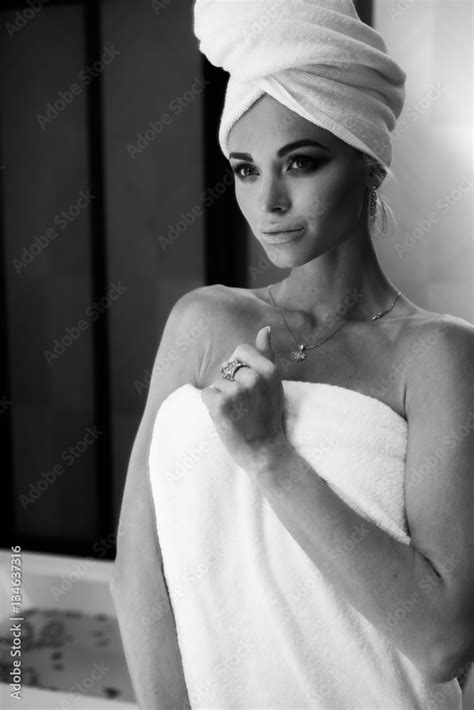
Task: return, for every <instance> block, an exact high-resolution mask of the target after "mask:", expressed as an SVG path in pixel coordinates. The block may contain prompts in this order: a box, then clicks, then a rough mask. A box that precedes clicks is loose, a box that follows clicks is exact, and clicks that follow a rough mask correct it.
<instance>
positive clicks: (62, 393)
mask: <svg viewBox="0 0 474 710" xmlns="http://www.w3.org/2000/svg"><path fill="white" fill-rule="evenodd" d="M356 6H357V10H358V12H359V14H360V17H361V19H362V20H363V21H365V22H367V23H368V24H371V25H372V26H374V27H375V28H376V29H377V30H378V31H380V33H381V34H382V36H383V37H384V39H385V41H386V44H387V46H388V50H389V52H390V53H391V54H392V56H393V57H394V58H395V59H396V61H398V62H399V63H400V65H401V66H402V67H403V68H404V69H405V71H406V72H407V75H408V79H407V86H406V88H407V101H406V104H405V107H404V111H403V113H402V116H401V118H400V120H399V124H398V126H397V130H396V131H395V133H394V135H393V154H394V159H393V164H392V169H393V171H394V173H395V175H396V180H395V181H393V182H391V183H389V182H386V183H385V184H384V185H383V187H382V190H381V192H382V195H383V196H384V199H385V200H386V202H387V203H388V204H389V205H390V207H391V208H392V210H393V213H394V216H395V223H394V224H391V223H390V224H389V226H388V230H387V231H386V233H384V234H380V235H376V237H375V238H374V241H375V245H376V249H377V252H378V254H379V257H380V260H381V262H382V265H383V267H384V269H385V270H386V272H387V274H388V276H389V277H390V279H391V280H392V281H393V282H394V284H395V285H396V286H397V287H399V288H400V289H401V290H402V291H403V292H404V293H405V294H406V295H407V297H408V298H410V299H411V300H412V301H414V302H415V303H416V304H417V305H419V306H421V307H422V308H426V309H428V310H432V311H436V312H440V313H450V314H452V315H455V316H459V317H461V318H463V319H465V320H467V321H469V322H471V323H473V322H474V313H473V293H472V287H473V253H472V250H473V245H472V226H473V225H472V216H473V211H472V192H473V186H474V177H473V169H472V129H473V124H472V87H473V76H472V67H473V62H472V34H473V5H472V2H471V1H470V0H467V1H465V2H463V1H460V0H450V1H449V2H447V1H446V0H426V1H424V0H373V1H370V0H361V1H360V2H358V3H356ZM1 7H2V10H1V11H0V25H1V27H0V32H1V44H0V66H1V67H2V72H1V74H0V92H1V125H0V209H1V219H0V230H1V239H0V250H1V251H0V273H1V276H2V281H1V283H2V294H1V295H2V299H1V312H0V328H1V333H0V336H1V337H0V347H1V362H2V368H1V373H0V376H1V390H0V394H1V396H2V401H1V405H0V406H1V409H0V412H1V422H2V426H3V431H4V432H5V438H4V442H5V443H4V448H3V457H2V458H3V464H4V465H3V476H2V478H3V481H2V497H1V500H2V503H1V505H2V508H3V509H2V511H1V512H2V517H3V520H5V521H6V523H7V524H6V525H5V527H4V530H3V533H2V536H3V537H2V540H1V542H0V546H1V547H2V548H4V549H5V550H9V548H10V546H15V545H18V546H20V547H21V549H22V550H23V551H31V552H32V553H33V557H34V555H38V554H39V553H43V554H44V555H45V556H54V555H58V556H70V557H74V558H77V560H81V559H84V558H86V559H96V560H98V561H99V560H101V559H102V560H104V561H106V560H112V559H113V558H114V556H115V544H116V535H117V525H118V519H119V511H120V502H121V497H122V493H123V487H124V482H125V476H126V471H127V465H128V459H129V456H130V452H131V448H132V445H133V441H134V438H135V435H136V432H137V429H138V425H139V422H140V419H141V416H142V414H143V410H144V406H145V401H146V395H147V390H148V385H149V380H150V375H151V369H152V366H153V362H154V357H155V355H156V350H157V347H158V343H159V340H160V337H161V332H162V329H163V326H164V323H165V320H166V318H167V316H168V313H169V311H170V309H171V307H172V306H173V304H174V303H175V301H176V300H177V299H178V298H179V297H180V296H181V295H182V294H184V293H185V292H187V291H189V290H191V289H193V288H195V287H197V286H201V285H205V284H210V283H223V284H227V285H230V286H241V287H257V286H262V285H264V284H267V283H269V282H272V281H274V280H280V279H281V278H283V276H284V275H285V274H286V272H284V273H282V270H279V269H275V268H274V267H273V266H272V265H271V264H270V263H269V262H268V260H267V259H266V256H265V254H264V252H263V250H262V249H261V247H260V245H259V244H258V242H257V241H256V239H255V238H254V237H253V236H252V234H251V233H250V232H249V230H248V229H247V227H246V225H245V223H244V221H243V218H242V216H241V214H240V213H239V210H238V207H237V205H236V203H235V199H234V194H233V193H234V190H233V177H232V172H231V169H230V167H229V164H228V163H227V161H226V160H225V158H224V157H223V156H222V154H221V153H220V148H219V146H218V142H217V129H218V121H219V116H220V111H221V108H222V104H223V98H224V91H225V85H226V80H227V75H226V74H225V73H224V72H223V71H221V70H220V69H216V68H214V67H213V66H211V65H210V64H209V63H208V62H207V60H206V59H205V58H204V57H203V56H202V55H201V54H200V53H199V51H198V46H197V41H196V39H195V37H194V35H193V26H192V3H191V2H186V0H153V1H152V0H148V1H145V0H133V1H132V0H102V1H101V2H68V1H62V2H58V1H54V0H50V1H49V2H46V1H44V2H41V0H29V2H26V3H20V2H3V3H2V6H1ZM32 559H33V558H32ZM35 559H38V557H35ZM45 559H46V557H45ZM48 559H50V558H48ZM50 586H51V585H50Z"/></svg>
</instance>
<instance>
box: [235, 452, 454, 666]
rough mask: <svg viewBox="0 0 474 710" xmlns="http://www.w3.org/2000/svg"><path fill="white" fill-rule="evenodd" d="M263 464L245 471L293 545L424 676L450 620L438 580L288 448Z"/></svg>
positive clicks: (411, 552) (410, 551)
mask: <svg viewBox="0 0 474 710" xmlns="http://www.w3.org/2000/svg"><path fill="white" fill-rule="evenodd" d="M262 460H263V462H264V463H263V464H262ZM262 460H261V461H260V463H259V464H258V468H257V466H256V468H255V470H253V471H252V470H249V471H248V472H249V474H250V475H251V477H252V478H253V479H254V481H255V482H256V484H257V485H258V486H259V488H260V490H261V491H262V494H263V495H264V496H265V497H266V498H267V499H268V502H269V503H270V505H271V506H272V508H273V510H274V511H275V513H276V515H277V516H278V518H279V519H280V520H281V522H282V523H283V525H284V526H285V527H286V528H287V530H288V531H289V533H290V534H291V535H292V536H293V538H294V539H295V540H296V542H297V543H298V544H299V545H300V547H301V548H302V549H303V550H304V552H305V553H306V554H307V555H308V557H309V558H310V559H311V560H312V561H313V562H314V564H315V565H316V566H317V567H318V568H319V569H320V570H321V571H322V572H323V574H324V575H325V576H326V577H327V579H328V580H329V581H330V582H331V583H332V584H333V585H334V587H335V588H336V589H338V590H339V591H340V592H341V593H342V594H344V595H345V597H346V598H347V599H348V601H349V602H350V603H351V604H352V605H353V606H354V607H355V608H356V609H357V610H358V611H359V612H360V613H361V614H363V615H364V616H365V617H366V618H367V619H368V620H369V621H371V622H372V623H373V624H374V625H375V626H376V627H378V628H380V630H381V631H383V633H384V634H385V635H386V636H387V637H388V638H389V640H390V641H391V642H392V643H393V644H394V645H395V646H397V647H398V648H399V649H400V650H401V651H402V652H403V653H404V654H405V655H406V656H408V657H409V658H410V659H411V660H412V662H413V663H414V664H415V665H417V666H418V667H419V668H421V669H425V668H426V669H427V671H426V672H430V669H431V667H432V665H431V664H432V660H431V658H430V654H431V653H434V652H435V651H436V650H437V649H438V641H439V639H440V638H442V637H443V634H444V631H445V629H443V620H444V619H448V617H447V609H448V606H447V601H448V600H447V594H446V584H445V580H444V578H443V577H442V576H439V574H438V573H437V572H436V571H435V569H434V568H433V566H432V565H431V564H430V562H429V561H428V560H427V559H426V558H425V557H423V555H421V554H420V553H419V552H418V551H417V550H416V549H415V548H414V547H413V546H411V545H406V544H404V543H400V542H398V541H397V540H395V539H394V538H392V537H391V536H390V535H388V534H387V533H386V532H384V531H383V530H381V529H380V528H379V527H378V526H377V525H375V524H373V523H371V522H368V521H366V520H365V519H364V518H362V517H361V516H360V515H359V514H358V513H356V512H355V511H354V510H353V509H352V508H351V507H350V506H349V505H347V504H346V503H345V502H344V501H343V500H342V499H341V498H340V497H339V496H338V495H337V494H336V493H335V492H334V491H332V490H331V488H330V487H329V486H328V485H327V484H326V483H325V482H324V481H323V480H322V479H321V478H320V476H319V475H317V471H315V470H314V469H313V468H312V467H311V466H310V465H309V464H308V462H307V461H306V460H305V459H304V458H303V457H302V456H300V455H299V454H298V452H297V451H296V450H295V449H294V448H293V447H291V446H290V445H288V446H284V447H281V448H280V449H279V451H278V452H274V453H272V454H271V455H265V456H264V457H263V459H262ZM446 623H447V622H446Z"/></svg>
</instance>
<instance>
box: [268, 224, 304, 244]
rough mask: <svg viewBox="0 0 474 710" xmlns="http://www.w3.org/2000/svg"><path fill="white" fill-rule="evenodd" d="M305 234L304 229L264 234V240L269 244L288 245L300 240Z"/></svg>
mask: <svg viewBox="0 0 474 710" xmlns="http://www.w3.org/2000/svg"><path fill="white" fill-rule="evenodd" d="M303 232H304V227H300V228H299V229H291V230H288V231H284V232H283V231H281V232H264V234H265V236H264V240H265V241H266V242H267V243H268V244H287V243H288V242H292V241H294V240H295V239H298V238H299V237H300V236H301V235H302V234H303Z"/></svg>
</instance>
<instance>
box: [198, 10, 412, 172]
mask: <svg viewBox="0 0 474 710" xmlns="http://www.w3.org/2000/svg"><path fill="white" fill-rule="evenodd" d="M194 33H195V35H196V37H197V38H198V39H199V40H200V44H199V49H200V51H201V52H202V53H203V54H205V55H206V57H207V58H208V60H209V61H210V62H211V63H212V64H214V65H215V66H218V67H222V68H223V69H225V70H226V71H228V72H229V74H230V78H229V82H228V84H227V91H226V96H225V101H224V108H223V111H222V116H221V121H220V126H219V143H220V146H221V148H222V151H223V153H224V155H225V156H226V157H228V156H229V148H228V145H227V139H228V135H229V131H230V129H231V128H232V126H233V125H234V123H235V122H236V121H237V120H238V119H239V118H240V116H242V115H243V114H244V113H245V111H247V109H248V108H250V106H251V105H252V104H253V103H254V102H255V101H256V100H257V99H258V98H259V97H260V96H262V95H263V94H264V93H267V94H269V95H270V96H273V98H275V99H276V100H277V101H279V102H280V103H281V104H283V105H284V106H286V107H287V108H289V109H291V110H292V111H293V112H294V113H296V114H298V115H300V116H302V117H303V118H306V120H308V121H310V122H312V123H314V124H316V125H318V126H321V127H322V128H325V129H326V130H328V131H330V132H331V133H334V135H336V136H338V137H339V138H340V139H341V140H343V141H344V142H346V143H348V144H349V145H352V146H353V147H355V148H356V149H358V150H361V151H362V152H364V153H367V154H368V155H372V156H373V157H374V158H375V159H376V160H377V161H378V162H379V163H381V164H382V165H384V166H385V167H386V168H388V166H389V165H390V163H391V159H392V152H391V138H390V133H391V132H392V131H393V130H394V128H395V123H396V120H397V118H398V117H399V115H400V113H401V111H402V108H403V104H404V100H405V80H406V73H405V72H404V70H403V69H402V68H401V67H400V66H399V65H398V64H397V63H396V62H395V61H394V60H393V59H392V58H391V57H390V56H389V55H388V52H387V47H386V45H385V42H384V40H383V38H382V37H381V36H380V34H379V33H378V32H377V31H376V30H375V29H373V28H372V27H369V26H368V25H366V24H365V23H364V22H362V21H361V20H360V19H359V17H358V15H357V12H356V10H355V8H354V4H353V2H352V0H196V2H195V4H194Z"/></svg>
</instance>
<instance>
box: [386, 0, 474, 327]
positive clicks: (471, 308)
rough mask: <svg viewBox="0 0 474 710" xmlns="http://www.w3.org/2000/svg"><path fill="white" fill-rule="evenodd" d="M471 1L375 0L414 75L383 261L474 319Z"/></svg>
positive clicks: (389, 39) (390, 193) (430, 298)
mask: <svg viewBox="0 0 474 710" xmlns="http://www.w3.org/2000/svg"><path fill="white" fill-rule="evenodd" d="M473 12H474V5H473V4H472V2H471V0H449V1H448V2H446V0H375V2H374V26H375V28H376V29H377V30H378V31H379V32H380V33H381V34H382V36H383V37H384V39H385V41H386V44H387V47H388V49H389V51H390V53H391V54H392V56H393V57H394V59H396V61H397V62H399V64H400V65H401V66H402V68H403V69H404V70H405V71H406V73H407V83H406V92H407V99H406V104H405V107H404V109H403V112H402V115H401V117H400V119H399V122H398V125H397V129H396V131H395V133H394V135H393V164H392V169H393V171H394V173H395V176H396V182H393V183H391V184H388V183H387V185H386V187H385V188H384V190H383V194H384V197H385V198H386V199H387V200H388V201H389V203H390V205H391V207H392V209H393V211H394V214H395V218H396V222H397V223H396V226H395V234H392V232H390V233H389V234H386V235H384V236H381V237H380V238H379V239H378V240H377V249H378V253H379V255H380V257H381V261H382V264H383V265H384V267H385V268H386V270H387V272H388V273H389V275H390V277H391V279H392V280H393V282H394V283H395V284H396V285H397V286H398V287H399V288H400V289H401V290H402V291H403V292H405V293H406V294H407V296H408V297H409V298H410V299H411V300H413V301H414V302H415V303H416V304H418V305H419V306H421V307H422V308H427V309H428V310H432V311H435V312H439V313H451V314H453V315H456V316H459V317H461V318H464V319H466V320H468V321H469V322H474V299H473V239H472V234H473V208H472V197H473V187H474V176H473V170H472V138H473V118H472V107H473V86H474V84H473V62H472V29H473Z"/></svg>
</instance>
